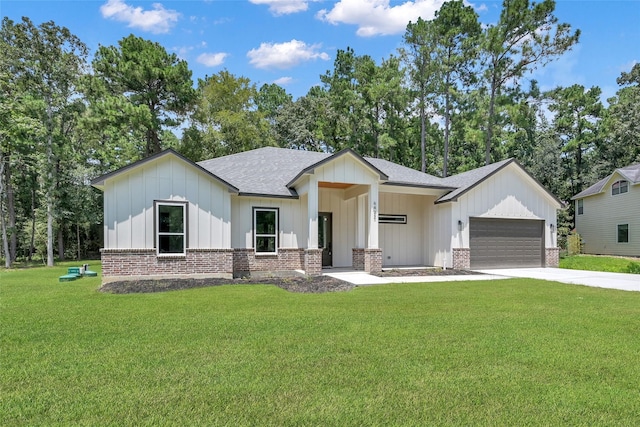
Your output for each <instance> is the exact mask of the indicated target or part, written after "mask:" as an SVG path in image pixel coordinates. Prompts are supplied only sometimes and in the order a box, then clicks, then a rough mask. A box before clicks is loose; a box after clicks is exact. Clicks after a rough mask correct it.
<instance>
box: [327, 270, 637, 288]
mask: <svg viewBox="0 0 640 427" xmlns="http://www.w3.org/2000/svg"><path fill="white" fill-rule="evenodd" d="M478 273H483V274H469V275H462V276H404V277H378V276H373V275H371V274H368V273H365V272H363V271H335V272H330V271H325V272H323V274H324V275H325V276H330V277H334V278H336V279H340V280H344V281H345V282H349V283H353V284H354V285H356V286H367V285H384V284H389V283H427V282H456V281H466V280H499V279H508V278H529V279H540V280H551V281H555V282H560V283H568V284H571V285H583V286H591V287H597V288H607V289H619V290H623V291H636V292H640V275H638V274H624V273H606V272H599V271H583V270H567V269H563V268H508V269H507V268H502V269H493V270H478Z"/></svg>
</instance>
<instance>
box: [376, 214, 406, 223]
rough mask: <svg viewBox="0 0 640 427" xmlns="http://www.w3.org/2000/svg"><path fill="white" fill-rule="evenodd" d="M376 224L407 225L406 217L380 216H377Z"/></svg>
mask: <svg viewBox="0 0 640 427" xmlns="http://www.w3.org/2000/svg"><path fill="white" fill-rule="evenodd" d="M378 222H379V223H380V224H406V223H407V216H406V215H389V214H380V215H379V216H378Z"/></svg>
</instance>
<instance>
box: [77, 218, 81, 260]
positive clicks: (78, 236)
mask: <svg viewBox="0 0 640 427" xmlns="http://www.w3.org/2000/svg"><path fill="white" fill-rule="evenodd" d="M76 241H77V243H78V258H77V260H78V261H80V259H81V258H82V255H81V252H80V225H79V224H76Z"/></svg>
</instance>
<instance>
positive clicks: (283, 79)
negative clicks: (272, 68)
mask: <svg viewBox="0 0 640 427" xmlns="http://www.w3.org/2000/svg"><path fill="white" fill-rule="evenodd" d="M273 82H274V83H275V84H277V85H279V86H286V85H288V84H291V83H293V78H291V77H280V78H279V79H275V80H274V81H273Z"/></svg>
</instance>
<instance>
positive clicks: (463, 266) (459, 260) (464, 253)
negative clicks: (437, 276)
mask: <svg viewBox="0 0 640 427" xmlns="http://www.w3.org/2000/svg"><path fill="white" fill-rule="evenodd" d="M453 268H454V269H455V270H469V269H471V249H469V248H454V249H453Z"/></svg>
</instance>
